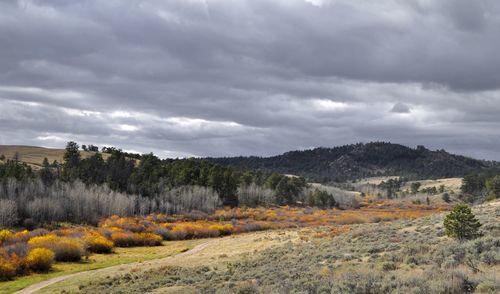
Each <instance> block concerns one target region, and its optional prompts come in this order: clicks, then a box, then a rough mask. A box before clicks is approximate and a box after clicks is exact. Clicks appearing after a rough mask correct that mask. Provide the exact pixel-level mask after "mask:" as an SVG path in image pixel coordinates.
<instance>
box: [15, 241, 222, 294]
mask: <svg viewBox="0 0 500 294" xmlns="http://www.w3.org/2000/svg"><path fill="white" fill-rule="evenodd" d="M214 241H216V240H211V241H207V242H205V243H202V244H200V245H197V246H195V247H194V248H192V249H190V250H188V251H186V252H182V253H179V254H176V255H172V256H168V257H165V258H160V259H157V260H152V261H153V262H155V263H156V262H164V261H167V260H169V259H173V258H178V257H185V256H189V255H192V254H196V253H198V252H200V251H202V250H203V249H205V248H207V247H208V246H209V245H210V244H211V243H214ZM137 264H139V263H138V262H134V263H129V264H120V265H115V266H111V267H106V268H102V269H98V270H90V271H84V272H78V273H74V274H69V275H65V276H60V277H55V278H52V279H50V280H46V281H43V282H40V283H36V284H33V285H31V286H29V287H26V288H24V289H22V290H20V291H17V292H14V293H15V294H31V293H35V292H36V291H39V290H41V289H43V288H45V287H48V286H50V285H52V284H55V283H58V282H61V281H65V280H68V279H71V278H75V277H79V276H83V275H86V274H89V273H99V272H105V271H106V272H107V271H110V270H114V269H116V270H118V269H121V268H123V266H125V265H126V266H130V265H137ZM143 264H144V263H143Z"/></svg>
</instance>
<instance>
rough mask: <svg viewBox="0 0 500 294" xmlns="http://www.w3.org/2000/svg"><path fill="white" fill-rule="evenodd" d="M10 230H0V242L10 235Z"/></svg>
mask: <svg viewBox="0 0 500 294" xmlns="http://www.w3.org/2000/svg"><path fill="white" fill-rule="evenodd" d="M12 235H13V234H12V232H11V231H9V230H0V244H1V243H3V242H4V241H6V240H7V239H9V238H10V237H12Z"/></svg>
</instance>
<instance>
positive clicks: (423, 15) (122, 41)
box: [0, 0, 500, 160]
mask: <svg viewBox="0 0 500 294" xmlns="http://www.w3.org/2000/svg"><path fill="white" fill-rule="evenodd" d="M499 35H500V3H498V1H493V0H491V1H488V0H479V1H467V0H460V1H451V0H448V1H436V2H433V1H423V0H422V1H420V0H414V1H394V0H383V1H371V2H366V1H347V0H337V1H329V0H314V1H313V0H307V1H306V0H274V1H271V0H252V1H243V0H241V1H240V0H238V1H230V0H184V1H139V0H137V1H119V0H112V1H98V0H89V1H77V2H74V1H62V0H52V1H38V0H26V1H17V2H15V1H0V44H2V46H1V47H0V68H2V71H0V106H1V108H2V109H1V110H0V143H2V144H34V145H44V146H57V147H60V146H62V145H64V142H65V141H66V140H69V139H73V140H77V141H79V142H81V143H87V144H88V143H93V144H98V145H116V146H119V147H122V148H124V149H127V150H134V151H138V152H148V151H153V152H155V153H157V154H159V155H161V156H190V155H197V156H205V155H209V156H223V155H239V154H256V155H270V154H276V153H280V152H284V151H287V150H290V149H298V148H309V147H314V146H333V145H339V144H345V143H353V142H358V141H370V140H389V141H394V142H399V143H404V144H408V145H417V144H424V145H427V146H429V147H430V148H446V149H448V150H451V151H453V152H457V153H464V154H467V155H472V156H476V157H480V158H490V159H497V160H498V159H500V150H498V147H497V146H499V144H500V136H498V134H499V133H498V130H499V129H500V117H499V116H498V113H500V70H499V69H500V59H499V58H498V53H497V52H499V51H500V39H499V38H498V36H499Z"/></svg>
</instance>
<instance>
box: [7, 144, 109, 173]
mask: <svg viewBox="0 0 500 294" xmlns="http://www.w3.org/2000/svg"><path fill="white" fill-rule="evenodd" d="M64 152H65V150H64V149H55V148H45V147H37V146H23V145H0V156H1V155H4V156H5V158H6V159H12V158H14V157H15V155H16V153H17V155H18V159H19V161H21V162H24V163H26V164H28V165H30V166H31V167H33V168H35V169H37V168H40V167H41V166H42V163H43V159H44V158H47V159H48V160H49V162H50V163H52V162H54V160H57V162H60V163H62V162H63V156H64ZM94 153H95V152H90V151H80V154H81V156H82V158H87V157H90V156H92V155H94ZM102 156H103V157H104V159H106V158H107V157H109V154H106V153H102Z"/></svg>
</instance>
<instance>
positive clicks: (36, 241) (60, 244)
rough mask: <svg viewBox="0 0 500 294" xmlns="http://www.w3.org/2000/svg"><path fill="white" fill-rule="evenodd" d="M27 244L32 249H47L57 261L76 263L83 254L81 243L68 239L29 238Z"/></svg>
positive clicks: (50, 236)
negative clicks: (53, 254) (54, 255)
mask: <svg viewBox="0 0 500 294" xmlns="http://www.w3.org/2000/svg"><path fill="white" fill-rule="evenodd" d="M28 244H29V245H30V246H31V247H33V248H47V249H50V250H52V251H53V252H54V253H55V254H56V260H57V261H78V260H80V259H81V258H82V256H83V255H84V254H85V247H84V245H83V242H81V241H80V240H78V239H74V238H69V237H58V236H55V235H45V236H39V237H34V238H31V239H30V240H29V241H28Z"/></svg>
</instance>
